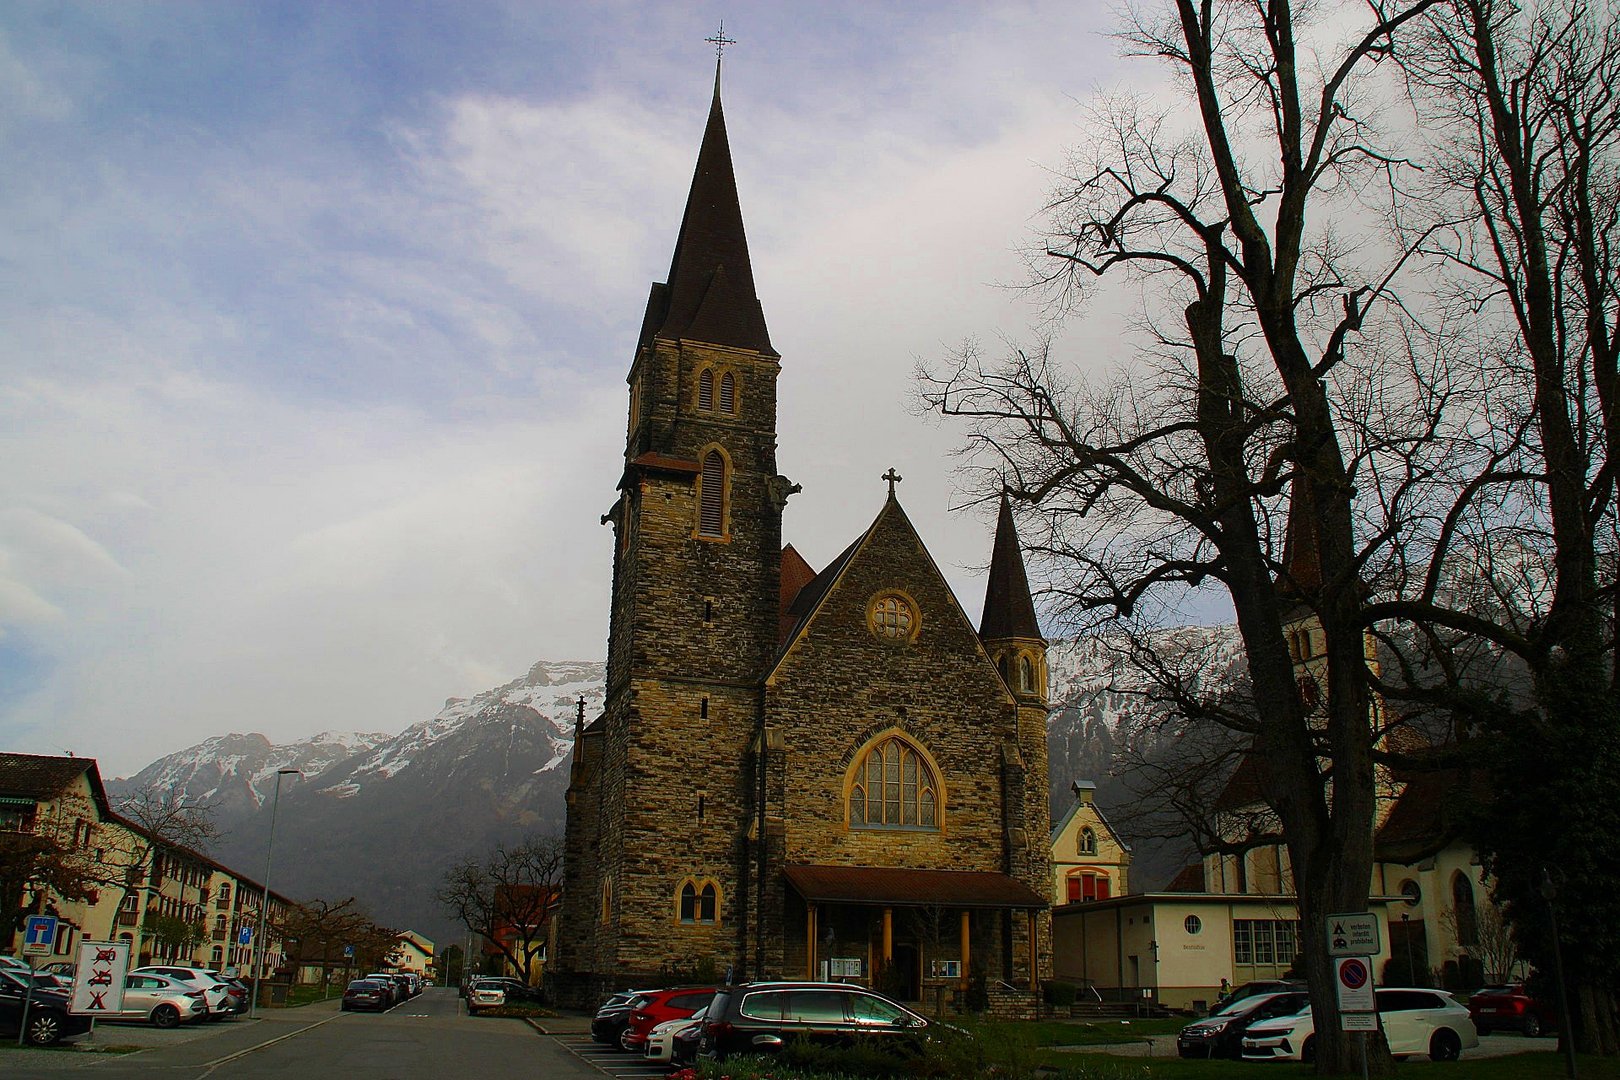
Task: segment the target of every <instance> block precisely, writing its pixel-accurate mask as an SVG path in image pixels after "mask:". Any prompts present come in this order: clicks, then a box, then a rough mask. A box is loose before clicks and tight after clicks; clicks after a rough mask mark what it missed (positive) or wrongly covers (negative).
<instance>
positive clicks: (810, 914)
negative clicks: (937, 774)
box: [783, 865, 1047, 1013]
mask: <svg viewBox="0 0 1620 1080" xmlns="http://www.w3.org/2000/svg"><path fill="white" fill-rule="evenodd" d="M784 872H785V876H786V878H787V882H788V884H789V886H790V887H791V892H790V894H789V909H790V910H789V911H788V912H787V913H786V914H787V919H786V925H787V927H788V933H787V935H786V938H787V940H786V941H785V942H784V946H785V948H784V953H783V960H784V971H783V974H784V975H785V976H787V977H789V978H806V979H814V980H821V981H848V982H856V983H860V984H862V985H864V986H870V987H872V988H873V989H876V990H878V991H879V992H881V993H885V994H887V995H889V996H890V997H893V998H895V999H896V1000H900V1001H905V1002H909V1003H912V1004H914V1005H920V1006H922V1007H923V1008H925V1009H929V1010H931V1011H934V1012H936V1013H937V1012H943V1011H945V1010H946V1008H947V1007H948V1006H951V1005H953V1004H954V1005H960V1003H961V1000H962V998H963V996H964V995H965V994H966V992H967V989H968V986H969V984H970V982H971V981H972V979H973V978H974V977H975V974H976V973H979V974H982V975H983V976H984V978H985V979H986V980H987V981H988V982H989V983H992V984H995V983H1005V984H1008V985H1009V986H1018V987H1020V988H1027V989H1029V990H1031V991H1033V990H1035V989H1037V988H1038V977H1039V970H1040V968H1039V959H1038V955H1037V949H1038V941H1039V923H1038V919H1037V916H1038V914H1039V913H1040V912H1041V911H1043V910H1044V909H1045V908H1046V906H1047V904H1046V901H1045V900H1044V898H1042V897H1041V896H1040V895H1039V894H1037V893H1036V892H1035V891H1034V890H1033V889H1031V888H1029V887H1028V886H1027V885H1025V884H1024V883H1023V882H1020V881H1018V880H1017V879H1015V878H1013V877H1011V876H1009V875H1006V874H999V873H989V872H972V871H952V870H910V869H901V868H895V867H848V866H807V865H795V866H788V867H786V868H785V871H784ZM795 926H802V927H803V930H802V931H800V933H798V934H795V933H794V932H793V928H794V927H795Z"/></svg>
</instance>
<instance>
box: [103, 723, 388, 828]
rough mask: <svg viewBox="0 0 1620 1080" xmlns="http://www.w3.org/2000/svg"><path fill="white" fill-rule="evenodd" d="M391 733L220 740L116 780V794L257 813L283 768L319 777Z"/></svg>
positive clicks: (230, 812) (221, 810) (226, 737)
mask: <svg viewBox="0 0 1620 1080" xmlns="http://www.w3.org/2000/svg"><path fill="white" fill-rule="evenodd" d="M390 738H391V736H389V735H388V734H386V733H385V732H369V731H368V732H351V733H347V734H341V733H338V732H333V731H323V732H321V733H320V734H319V735H312V736H310V737H309V738H307V739H303V740H300V741H299V742H295V743H286V744H283V745H281V746H276V745H273V744H272V743H271V742H270V740H269V739H267V738H265V737H264V736H263V735H260V734H258V733H257V732H253V733H250V734H247V735H216V736H215V737H214V738H212V739H204V740H203V741H202V742H200V743H198V744H197V745H196V746H193V747H189V748H187V749H185V750H182V751H180V752H179V753H178V754H170V755H169V756H168V757H163V758H159V759H158V760H156V761H154V762H153V763H152V764H150V765H148V766H147V767H146V768H144V769H142V770H141V771H140V772H138V773H136V774H135V775H134V776H131V777H129V778H128V779H127V780H114V781H111V782H110V783H109V784H108V789H109V791H111V792H112V793H113V794H114V795H121V794H124V793H127V792H129V791H134V790H140V789H144V788H152V789H155V790H158V791H164V792H172V793H176V794H178V795H180V796H181V797H182V798H184V799H185V800H186V801H187V802H191V803H206V804H207V805H209V806H212V807H214V808H215V811H216V813H220V814H226V815H234V814H237V813H242V812H251V811H254V810H257V809H258V807H259V806H260V805H261V804H262V803H263V802H264V800H265V799H266V798H268V797H269V793H270V790H271V788H272V787H273V786H274V784H275V782H276V773H277V771H278V770H280V769H297V770H299V771H300V772H302V773H303V774H304V775H305V776H318V775H320V774H321V773H323V772H325V771H326V770H327V769H330V768H331V767H332V766H333V765H336V764H338V763H339V762H342V761H346V760H348V759H349V758H351V757H353V756H354V755H356V754H360V753H364V752H366V751H368V750H371V749H373V748H375V747H377V746H380V745H382V744H383V743H386V742H387V741H388V740H389V739H390Z"/></svg>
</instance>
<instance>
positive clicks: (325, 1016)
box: [0, 987, 603, 1080]
mask: <svg viewBox="0 0 1620 1080" xmlns="http://www.w3.org/2000/svg"><path fill="white" fill-rule="evenodd" d="M168 1036H173V1038H167V1037H168ZM95 1041H96V1042H98V1043H100V1044H101V1045H103V1046H118V1045H126V1046H127V1045H132V1044H135V1043H137V1042H139V1043H140V1044H141V1045H144V1046H147V1047H148V1048H147V1049H142V1050H140V1051H138V1052H136V1053H131V1054H106V1053H85V1052H82V1051H80V1052H74V1051H65V1050H59V1051H31V1050H15V1051H11V1050H8V1051H0V1075H4V1076H5V1077H6V1080H64V1077H69V1076H80V1077H83V1078H85V1080H159V1078H161V1080H207V1078H217V1080H227V1078H228V1080H288V1078H300V1077H322V1078H339V1080H440V1078H442V1077H456V1076H460V1077H467V1078H471V1080H504V1078H506V1077H512V1078H514V1080H517V1078H522V1080H533V1078H534V1077H535V1076H537V1075H538V1076H544V1077H546V1078H547V1080H553V1078H555V1080H603V1077H602V1072H601V1071H600V1070H598V1069H596V1068H594V1067H593V1066H592V1065H590V1064H589V1063H587V1062H586V1061H585V1060H583V1059H582V1058H580V1057H579V1056H578V1055H577V1054H574V1053H572V1052H570V1051H569V1049H568V1048H567V1047H566V1046H565V1045H564V1044H563V1043H562V1042H561V1041H560V1040H559V1039H556V1038H553V1037H550V1036H548V1035H543V1034H541V1033H540V1032H538V1031H536V1030H535V1029H534V1028H533V1027H530V1026H529V1025H528V1024H526V1023H524V1022H523V1021H521V1020H495V1019H475V1018H473V1017H469V1016H468V1015H467V1014H466V1010H465V1009H464V1008H463V1007H462V1005H461V999H460V998H459V997H457V995H456V993H455V991H454V990H451V989H447V988H443V987H435V988H432V989H429V990H427V991H426V992H424V993H423V994H421V995H419V996H417V997H415V998H412V999H411V1000H410V1001H406V1002H402V1003H401V1004H399V1005H396V1006H395V1007H394V1008H393V1009H390V1010H389V1011H388V1012H385V1013H344V1012H339V1011H338V1009H337V1004H336V1002H335V1001H334V1002H332V1003H330V1004H323V1005H309V1006H305V1007H303V1008H299V1009H285V1010H280V1009H277V1010H266V1011H264V1012H263V1013H261V1014H260V1019H258V1020H247V1019H239V1020H231V1021H226V1022H224V1023H221V1024H217V1025H204V1026H202V1027H195V1028H194V1027H192V1026H190V1025H188V1026H187V1027H186V1028H181V1029H179V1030H177V1031H175V1032H154V1031H151V1030H150V1029H147V1028H125V1027H123V1026H121V1025H104V1026H102V1027H100V1028H98V1029H97V1032H96V1037H95ZM154 1042H156V1043H158V1044H159V1045H151V1044H152V1043H154Z"/></svg>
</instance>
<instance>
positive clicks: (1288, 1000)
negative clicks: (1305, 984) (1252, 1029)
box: [1176, 990, 1311, 1058]
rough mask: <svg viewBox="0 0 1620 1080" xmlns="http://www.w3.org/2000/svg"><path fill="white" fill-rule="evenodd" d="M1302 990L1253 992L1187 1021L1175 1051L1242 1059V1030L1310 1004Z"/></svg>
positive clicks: (1187, 1056)
mask: <svg viewBox="0 0 1620 1080" xmlns="http://www.w3.org/2000/svg"><path fill="white" fill-rule="evenodd" d="M1310 1000H1311V999H1310V995H1309V994H1307V993H1305V992H1304V991H1303V990H1290V991H1286V992H1284V993H1280V994H1251V995H1250V996H1248V997H1245V998H1239V999H1238V1000H1236V1001H1234V1002H1233V1003H1232V1004H1230V1005H1228V1006H1227V1007H1226V1008H1225V1010H1223V1011H1221V1012H1217V1013H1213V1014H1211V1015H1209V1016H1206V1017H1204V1019H1202V1020H1199V1021H1196V1022H1194V1023H1191V1024H1188V1025H1187V1026H1186V1027H1184V1028H1182V1029H1181V1034H1180V1035H1178V1036H1177V1037H1176V1050H1177V1052H1179V1053H1180V1054H1181V1056H1182V1057H1184V1058H1240V1057H1242V1056H1243V1033H1244V1032H1245V1031H1248V1030H1249V1025H1250V1024H1254V1023H1258V1022H1259V1021H1261V1020H1270V1019H1271V1018H1272V1017H1274V1016H1292V1015H1293V1014H1294V1013H1297V1012H1299V1010H1301V1009H1303V1008H1304V1007H1305V1006H1307V1005H1309V1004H1310Z"/></svg>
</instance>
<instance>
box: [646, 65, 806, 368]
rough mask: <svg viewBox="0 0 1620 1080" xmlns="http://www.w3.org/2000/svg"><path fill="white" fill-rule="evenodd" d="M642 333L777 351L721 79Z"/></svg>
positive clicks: (647, 335)
mask: <svg viewBox="0 0 1620 1080" xmlns="http://www.w3.org/2000/svg"><path fill="white" fill-rule="evenodd" d="M642 333H643V337H644V338H646V337H651V336H657V337H661V338H688V339H692V340H696V341H702V342H704V343H706V344H710V345H726V346H730V347H733V348H741V349H753V350H755V351H758V352H762V353H769V354H771V355H772V356H774V355H776V350H774V349H772V348H771V337H770V333H769V332H768V331H767V330H766V328H765V312H764V310H763V309H762V308H761V307H760V303H759V296H758V295H757V294H756V293H755V291H754V268H753V264H752V263H751V262H750V261H749V258H748V237H747V235H746V234H745V233H744V231H743V219H742V206H741V204H740V203H739V202H738V199H737V178H736V174H735V173H734V172H733V171H732V167H731V144H730V142H729V141H728V140H727V138H726V118H725V112H724V110H723V109H722V108H721V106H720V86H719V83H718V81H717V82H716V84H715V88H714V101H713V103H712V104H711V105H710V106H709V123H708V126H707V127H705V128H704V131H703V145H702V147H701V148H700V149H699V150H698V160H697V168H696V170H695V171H694V172H693V174H692V190H691V191H690V193H688V195H687V197H686V213H685V214H684V215H683V217H682V218H681V232H680V237H679V238H678V239H677V240H676V242H675V255H674V258H673V259H671V260H670V264H669V279H668V281H667V282H666V283H665V284H664V285H662V286H657V285H655V286H654V287H653V293H652V296H651V297H650V298H649V300H648V302H647V318H646V319H645V320H644V321H643V324H642Z"/></svg>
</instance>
